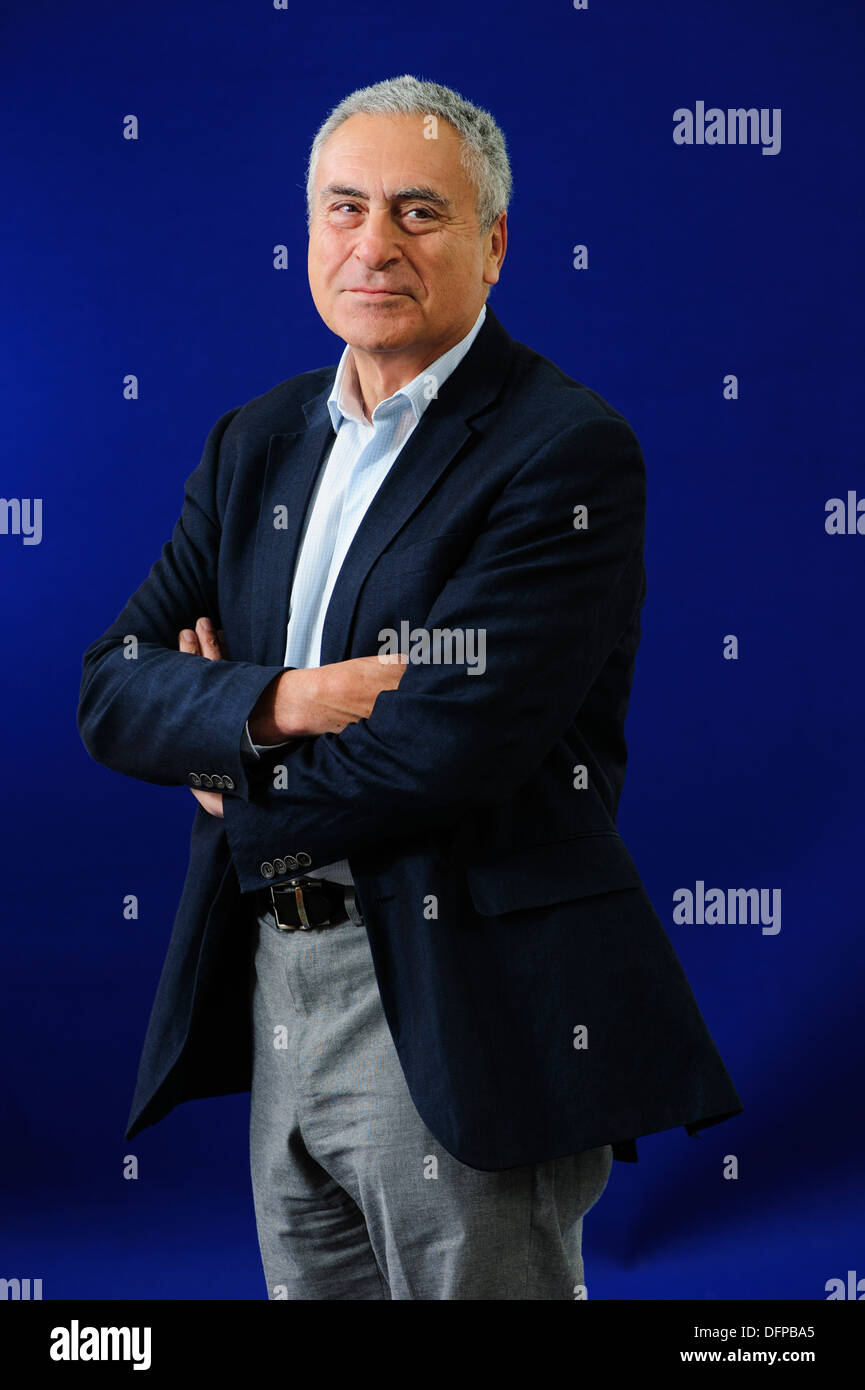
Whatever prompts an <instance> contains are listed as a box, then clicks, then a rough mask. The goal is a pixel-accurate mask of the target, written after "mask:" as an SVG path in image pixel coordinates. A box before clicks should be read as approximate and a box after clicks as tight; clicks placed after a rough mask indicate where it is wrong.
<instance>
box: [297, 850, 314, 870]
mask: <svg viewBox="0 0 865 1390" xmlns="http://www.w3.org/2000/svg"><path fill="white" fill-rule="evenodd" d="M297 862H298V865H299V867H300V868H301V869H308V868H309V866H310V864H311V863H312V860H311V859H310V857H309V855H308V854H305V853H304V851H303V850H302V849H301V850H298V852H297Z"/></svg>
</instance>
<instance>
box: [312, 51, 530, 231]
mask: <svg viewBox="0 0 865 1390" xmlns="http://www.w3.org/2000/svg"><path fill="white" fill-rule="evenodd" d="M361 113H362V114H364V115H368V116H385V115H386V116H390V115H405V116H436V117H438V118H439V119H440V120H443V121H448V122H449V124H450V125H452V126H453V127H454V129H455V130H457V131H458V132H459V134H460V135H461V136H462V146H461V149H460V163H461V164H462V167H463V169H464V170H465V172H466V175H467V176H468V178H469V179H470V180H471V181H472V183H473V184H474V186H475V189H476V205H477V214H478V222H479V223H480V229H481V232H482V233H486V232H488V231H489V229H490V227H491V226H492V225H493V223H494V222H495V221H496V219H497V218H498V216H499V214H500V213H502V212H507V209H508V202H509V200H510V196H511V188H512V186H513V180H512V179H511V167H510V164H509V163H508V155H507V148H506V146H505V137H504V135H503V134H502V132H501V130H500V129H499V127H498V125H497V124H496V122H495V120H494V119H493V117H492V116H491V115H490V113H489V111H485V110H484V109H483V108H482V107H480V106H473V105H472V103H471V102H470V101H466V100H464V98H463V97H461V96H460V94H459V92H455V91H453V90H452V89H451V88H450V87H442V86H441V85H440V84H439V83H438V82H423V81H421V80H420V79H419V78H417V77H411V76H410V75H409V74H405V75H404V76H403V77H391V78H388V79H387V81H385V82H376V83H375V85H374V86H372V87H358V89H357V91H355V92H350V93H349V95H348V96H347V97H343V99H342V101H341V102H340V103H339V105H338V106H335V107H334V108H333V110H332V111H331V113H330V115H329V116H328V117H327V120H326V121H325V122H324V124H323V125H321V126H319V128H318V130H317V131H316V133H315V138H314V139H313V142H312V145H311V147H310V151H309V163H308V165H307V178H306V224H307V228H308V227H309V224H310V221H311V219H312V203H313V198H314V195H315V171H316V169H317V167H318V156H319V154H320V153H321V147H322V145H323V144H324V142H325V140H327V139H328V137H329V136H330V135H332V134H333V132H334V131H335V130H336V128H337V126H340V125H342V123H343V121H347V120H348V119H349V117H350V116H356V115H359V114H361Z"/></svg>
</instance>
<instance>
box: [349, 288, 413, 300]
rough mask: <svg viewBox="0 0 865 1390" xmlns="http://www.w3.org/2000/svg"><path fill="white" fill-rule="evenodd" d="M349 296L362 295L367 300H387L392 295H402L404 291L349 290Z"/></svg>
mask: <svg viewBox="0 0 865 1390" xmlns="http://www.w3.org/2000/svg"><path fill="white" fill-rule="evenodd" d="M349 294H362V295H365V296H366V298H367V299H387V298H388V296H390V295H397V294H402V290H361V289H358V290H349Z"/></svg>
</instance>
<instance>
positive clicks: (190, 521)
mask: <svg viewBox="0 0 865 1390" xmlns="http://www.w3.org/2000/svg"><path fill="white" fill-rule="evenodd" d="M239 409H240V407H239V406H238V407H235V408H234V409H232V410H229V411H227V412H226V413H225V414H224V415H222V416H221V417H220V419H219V420H217V422H216V424H215V425H214V426H213V428H212V429H211V431H210V433H209V435H208V437H207V441H206V443H205V447H204V453H203V455H202V458H201V462H200V463H199V465H198V467H197V468H196V469H195V470H194V472H193V473H192V474H191V475H190V477H189V478H188V479H187V481H186V484H185V491H184V500H183V508H182V511H181V514H180V517H179V519H178V521H177V524H176V526H175V528H174V532H173V535H172V538H171V540H170V541H167V542H166V543H165V545H164V546H163V548H162V554H161V556H160V558H159V559H158V560H157V561H156V563H155V564H154V565H153V567H152V569H151V571H150V573H149V575H148V577H147V578H146V579H145V580H144V583H143V584H142V585H141V586H140V588H138V589H137V590H136V592H135V593H134V594H133V595H132V597H131V598H130V599H129V601H128V603H127V604H126V606H125V607H124V608H123V610H122V612H121V613H120V614H119V615H118V616H117V618H116V619H115V620H114V622H113V623H112V624H111V626H110V627H109V628H107V629H106V631H105V632H104V633H103V634H102V636H101V637H99V638H98V639H97V640H96V641H95V642H93V643H92V644H91V645H90V646H89V647H88V648H87V650H86V651H85V653H84V657H83V661H82V677H81V688H80V695H79V704H78V715H77V723H78V731H79V733H80V735H81V739H82V741H83V743H84V746H85V748H86V749H87V752H88V753H89V754H90V756H91V757H92V758H93V759H95V761H96V762H98V763H103V764H104V765H105V766H106V767H110V768H112V769H113V770H114V771H115V772H122V773H124V774H125V775H126V776H127V777H137V778H140V779H141V780H142V781H144V782H155V783H157V784H160V785H163V786H172V785H179V784H184V785H186V786H190V785H193V786H194V785H204V786H207V785H209V784H210V785H215V786H219V785H220V783H221V784H222V787H223V788H224V789H225V790H226V791H229V792H230V793H231V794H232V795H233V796H235V797H238V798H240V799H244V798H246V797H248V796H249V794H250V790H251V787H252V785H253V784H254V778H255V777H257V776H258V775H259V774H258V771H257V768H258V764H257V760H256V758H255V756H254V755H252V756H250V754H249V752H248V750H247V753H246V754H244V751H243V750H244V746H245V744H244V732H245V729H246V720H247V717H248V716H249V713H250V711H251V710H252V709H253V708H254V706H255V703H256V701H257V699H258V697H259V695H260V694H261V692H262V691H263V690H264V688H265V687H266V686H267V685H269V684H270V682H271V681H272V680H273V678H274V677H275V676H277V675H280V674H281V673H282V672H283V670H284V669H285V668H284V667H283V666H258V665H255V664H253V663H252V662H246V661H229V660H222V661H209V660H207V659H206V658H205V657H201V656H192V655H191V654H190V653H188V652H181V651H178V649H177V635H178V633H179V632H180V630H181V628H184V627H194V626H195V623H196V621H197V619H198V618H199V617H201V616H207V617H210V618H211V620H212V621H213V623H214V626H216V627H218V626H220V622H219V595H218V591H217V556H218V550H219V537H220V524H219V512H218V506H217V499H218V483H219V476H218V475H219V460H220V446H221V443H222V440H223V436H224V434H225V431H226V429H227V428H228V426H229V425H230V423H231V421H232V420H233V418H234V416H235V415H236V414H237V411H238V410H239ZM202 775H204V776H206V777H207V778H208V779H213V778H214V777H215V778H216V779H218V780H217V781H216V782H213V781H212V780H210V781H209V782H208V781H205V782H203V783H202V782H201V781H200V780H199V781H198V782H196V781H195V778H198V779H201V777H202Z"/></svg>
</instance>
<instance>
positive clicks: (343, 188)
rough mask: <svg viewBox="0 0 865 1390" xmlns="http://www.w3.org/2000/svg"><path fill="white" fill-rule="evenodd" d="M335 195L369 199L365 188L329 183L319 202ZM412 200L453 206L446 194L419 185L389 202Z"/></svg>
mask: <svg viewBox="0 0 865 1390" xmlns="http://www.w3.org/2000/svg"><path fill="white" fill-rule="evenodd" d="M334 194H336V195H338V196H339V197H340V198H366V199H368V198H369V194H368V193H367V192H366V190H365V189H363V188H354V187H352V186H351V184H345V183H329V184H326V185H325V187H324V188H323V189H322V190H321V193H320V194H319V202H324V200H325V198H328V197H331V196H332V195H334ZM410 200H411V201H414V200H416V201H418V202H422V203H434V204H435V206H436V207H439V208H443V209H448V208H450V206H451V200H450V198H446V197H445V196H444V194H443V193H439V192H438V190H437V189H435V188H424V187H420V186H418V185H413V186H411V187H409V188H400V189H398V190H397V192H396V193H394V194H392V195H391V197H390V198H389V200H388V201H389V202H391V203H404V202H409V201H410Z"/></svg>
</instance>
